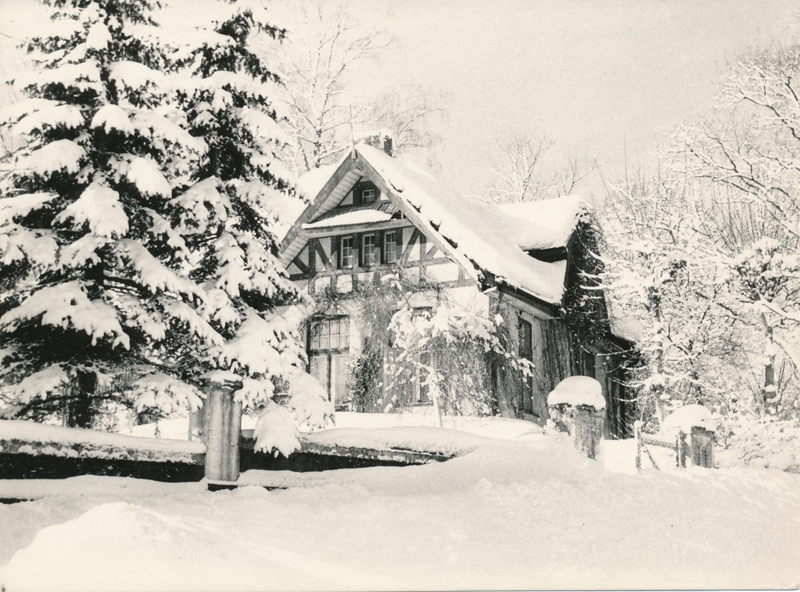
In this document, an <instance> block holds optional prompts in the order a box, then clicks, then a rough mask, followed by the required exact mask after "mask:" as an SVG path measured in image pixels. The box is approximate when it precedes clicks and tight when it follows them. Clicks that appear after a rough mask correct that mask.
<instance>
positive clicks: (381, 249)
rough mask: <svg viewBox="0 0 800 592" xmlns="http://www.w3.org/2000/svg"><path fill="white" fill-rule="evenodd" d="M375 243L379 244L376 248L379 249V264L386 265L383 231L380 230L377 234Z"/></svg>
mask: <svg viewBox="0 0 800 592" xmlns="http://www.w3.org/2000/svg"><path fill="white" fill-rule="evenodd" d="M375 242H376V243H377V244H376V245H375V246H376V247H377V248H378V263H379V264H384V263H386V255H385V253H384V251H385V249H384V247H385V245H384V244H383V230H379V231H377V232H376V233H375Z"/></svg>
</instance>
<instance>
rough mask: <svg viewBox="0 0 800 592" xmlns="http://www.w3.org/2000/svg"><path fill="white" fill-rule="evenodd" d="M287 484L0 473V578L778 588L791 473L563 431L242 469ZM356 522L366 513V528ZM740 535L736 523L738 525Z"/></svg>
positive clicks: (793, 502)
mask: <svg viewBox="0 0 800 592" xmlns="http://www.w3.org/2000/svg"><path fill="white" fill-rule="evenodd" d="M242 481H243V482H245V483H250V484H253V485H256V484H257V485H269V486H281V485H283V486H288V487H290V488H289V489H288V490H285V491H267V490H265V489H263V488H261V487H243V488H241V489H239V490H236V491H226V492H217V493H210V492H208V491H205V489H204V485H205V484H202V483H201V484H194V483H192V484H164V483H154V482H149V483H148V482H146V481H137V480H135V479H120V478H106V477H102V478H100V477H91V478H88V477H81V478H73V479H67V480H64V481H60V482H57V483H52V482H50V483H44V484H43V483H42V482H41V481H33V482H19V481H16V482H12V483H9V482H3V481H0V496H2V497H25V496H26V495H28V494H29V493H31V492H33V491H34V490H36V489H37V488H38V489H39V491H40V492H41V491H42V488H43V487H44V488H46V489H47V490H49V491H51V492H53V493H57V495H55V496H54V497H52V498H46V499H41V500H39V501H36V502H33V503H23V504H11V505H0V523H2V524H3V528H2V530H0V566H2V567H0V569H2V574H0V582H2V584H3V585H5V587H6V589H7V590H8V591H9V592H14V591H20V590H52V589H57V590H64V589H73V590H98V589H102V590H121V589H136V590H171V589H181V590H184V589H195V590H208V589H216V590H345V589H346V590H398V589H403V590H419V589H425V590H434V589H565V588H569V589H620V588H623V589H655V588H658V589H664V588H669V589H708V588H712V589H720V588H724V589H731V588H733V589H748V588H771V589H782V588H789V587H792V586H795V585H796V583H797V581H798V576H800V568H798V562H797V552H798V549H799V548H800V520H799V519H798V516H800V476H797V475H791V474H786V473H778V472H776V471H764V470H755V469H749V470H744V469H738V470H717V471H704V470H699V469H698V470H688V471H680V472H673V473H660V472H657V471H647V472H643V473H641V474H639V475H620V474H608V473H605V472H604V471H603V470H602V468H601V467H600V466H598V465H597V463H594V462H591V461H588V460H587V459H585V458H582V457H581V456H580V455H579V454H578V453H577V452H576V451H575V450H574V449H573V448H572V444H571V442H570V441H569V440H568V439H567V438H566V437H547V438H543V439H541V440H537V441H535V442H519V441H514V442H512V441H489V442H487V443H486V444H485V445H482V446H480V447H479V448H478V449H477V450H475V451H474V452H473V453H471V454H468V455H466V456H463V457H460V458H456V459H454V460H450V461H447V462H444V463H432V464H428V465H423V466H412V467H373V468H369V469H359V470H342V471H326V472H322V473H288V472H282V471H248V472H247V473H245V474H244V475H243V476H242ZM365 525H368V526H366V527H365ZM743 534H744V536H743Z"/></svg>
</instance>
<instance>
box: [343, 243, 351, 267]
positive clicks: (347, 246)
mask: <svg viewBox="0 0 800 592" xmlns="http://www.w3.org/2000/svg"><path fill="white" fill-rule="evenodd" d="M341 249H342V265H341V266H342V267H353V237H352V236H345V237H342V247H341Z"/></svg>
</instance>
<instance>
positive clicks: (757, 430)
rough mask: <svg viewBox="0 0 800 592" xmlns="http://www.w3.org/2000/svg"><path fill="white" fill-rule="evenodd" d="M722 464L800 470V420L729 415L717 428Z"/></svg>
mask: <svg viewBox="0 0 800 592" xmlns="http://www.w3.org/2000/svg"><path fill="white" fill-rule="evenodd" d="M717 444H718V445H719V446H721V447H723V450H721V451H720V452H718V453H717V462H718V464H719V465H720V466H736V465H740V464H745V465H751V466H757V467H765V468H773V469H778V470H781V471H791V472H795V473H800V420H798V419H778V418H776V417H772V416H766V417H760V418H759V417H754V416H752V415H742V416H736V417H727V418H724V420H723V421H721V422H720V423H719V426H718V428H717Z"/></svg>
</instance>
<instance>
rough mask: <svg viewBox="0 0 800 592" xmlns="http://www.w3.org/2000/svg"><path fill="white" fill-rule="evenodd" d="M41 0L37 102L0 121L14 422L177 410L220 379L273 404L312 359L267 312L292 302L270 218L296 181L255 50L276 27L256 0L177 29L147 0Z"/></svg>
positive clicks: (8, 383)
mask: <svg viewBox="0 0 800 592" xmlns="http://www.w3.org/2000/svg"><path fill="white" fill-rule="evenodd" d="M46 3H47V4H48V5H50V6H51V8H52V17H53V25H54V27H53V32H52V33H48V34H43V35H41V36H39V37H37V38H35V39H33V40H31V42H30V45H29V50H30V51H31V52H32V54H33V57H34V59H35V61H36V64H37V66H38V68H37V70H36V71H35V72H32V73H30V74H29V75H27V76H25V77H20V78H19V79H18V80H17V81H16V84H17V85H18V87H19V88H20V89H21V90H22V91H24V93H25V94H26V95H27V96H28V97H29V98H28V99H27V100H25V101H22V102H20V103H18V104H16V105H13V106H12V107H11V108H9V109H6V111H5V113H4V114H3V118H4V121H5V122H6V124H7V125H11V126H13V132H14V133H16V134H24V135H25V137H26V138H27V140H28V141H27V143H26V144H25V146H24V147H23V148H21V149H20V150H18V151H17V152H16V153H14V154H12V155H11V157H10V158H11V162H10V163H9V165H10V166H8V167H7V170H8V172H7V174H5V176H4V178H3V179H2V200H0V258H1V259H0V283H1V284H0V285H1V289H2V293H1V294H0V348H2V349H1V350H0V351H1V353H0V357H1V358H2V362H1V364H0V377H2V380H3V381H4V383H5V386H4V387H3V390H2V397H3V399H4V400H5V403H6V413H5V415H6V416H7V417H9V416H10V417H32V418H38V419H42V418H44V417H47V416H49V415H52V414H53V413H54V412H57V411H61V410H63V409H64V407H65V406H66V407H67V408H68V409H69V414H68V415H69V421H68V423H69V424H70V425H76V426H83V427H88V426H89V425H90V424H91V421H92V416H93V414H94V413H95V411H96V409H97V406H98V404H99V403H100V401H101V400H102V399H104V398H110V399H114V400H117V401H120V402H123V403H125V404H127V405H129V406H133V407H136V408H137V409H138V410H142V409H145V408H148V407H155V408H158V409H160V410H161V411H163V412H170V411H173V410H174V409H176V408H178V407H182V406H186V405H187V404H189V405H196V404H198V402H199V396H200V393H199V392H198V390H197V385H198V384H199V381H200V380H201V379H202V378H208V376H209V372H211V375H212V378H213V377H217V379H219V377H220V376H222V377H223V378H227V379H233V378H235V377H234V376H233V375H232V374H231V373H233V374H235V375H236V377H238V378H240V379H242V382H243V384H244V387H243V388H242V389H240V390H239V391H238V392H237V397H238V398H239V399H241V400H242V401H243V402H244V403H245V404H246V405H255V404H257V402H258V401H259V400H263V399H266V398H269V397H270V396H271V395H272V394H273V385H274V384H275V383H276V382H277V380H279V379H280V377H282V376H285V375H287V374H288V373H290V372H293V371H295V370H296V368H297V366H298V364H299V361H300V358H301V357H302V351H301V350H300V348H299V346H298V345H297V342H296V340H295V337H296V335H295V334H294V331H293V329H292V327H291V325H290V324H289V323H287V322H286V321H285V320H284V319H283V317H281V316H279V315H277V314H275V312H274V310H275V307H276V306H277V305H280V304H282V303H290V302H292V301H294V300H295V299H296V298H297V293H296V291H295V289H294V287H293V286H292V284H291V283H290V282H289V280H288V278H287V277H286V275H285V273H284V272H283V270H282V269H281V267H280V264H279V262H278V261H277V258H276V250H277V247H276V240H275V238H274V235H273V234H272V231H271V228H272V224H273V223H274V222H275V220H276V218H277V217H278V216H279V214H278V213H277V212H279V210H280V206H281V204H282V203H283V200H285V199H286V196H287V194H289V193H291V186H290V182H289V180H288V172H287V169H286V168H285V167H284V166H283V165H282V164H281V161H280V154H281V150H282V148H283V144H284V138H283V136H282V133H281V131H280V127H279V125H278V121H279V120H280V118H281V117H283V113H282V111H281V107H280V102H279V100H278V99H277V96H278V88H277V78H276V76H275V75H274V74H273V73H272V72H271V71H270V70H269V68H268V67H267V66H266V64H265V63H264V61H263V59H261V58H259V57H258V56H257V55H256V54H255V53H253V52H252V51H251V49H250V47H251V41H252V39H253V37H254V36H256V35H262V36H266V38H268V39H270V40H276V39H279V38H280V37H281V35H282V31H281V30H279V29H277V28H275V27H273V26H270V25H269V24H267V21H266V18H265V17H266V15H265V14H264V12H263V9H262V8H258V6H257V5H254V7H247V6H241V5H240V4H230V5H225V6H224V7H223V14H222V15H221V16H218V17H217V20H216V21H215V22H213V23H212V24H211V25H210V26H209V27H207V28H204V29H198V30H197V31H195V33H194V34H192V35H186V34H182V35H180V36H179V37H178V36H171V35H170V34H169V32H168V31H166V30H164V29H162V28H160V27H159V26H158V25H157V23H156V22H155V20H154V17H153V15H154V10H155V9H156V8H158V6H157V5H156V4H155V3H154V2H151V1H149V0H95V1H88V0H50V1H48V2H46ZM261 55H263V53H262V54H261Z"/></svg>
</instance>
